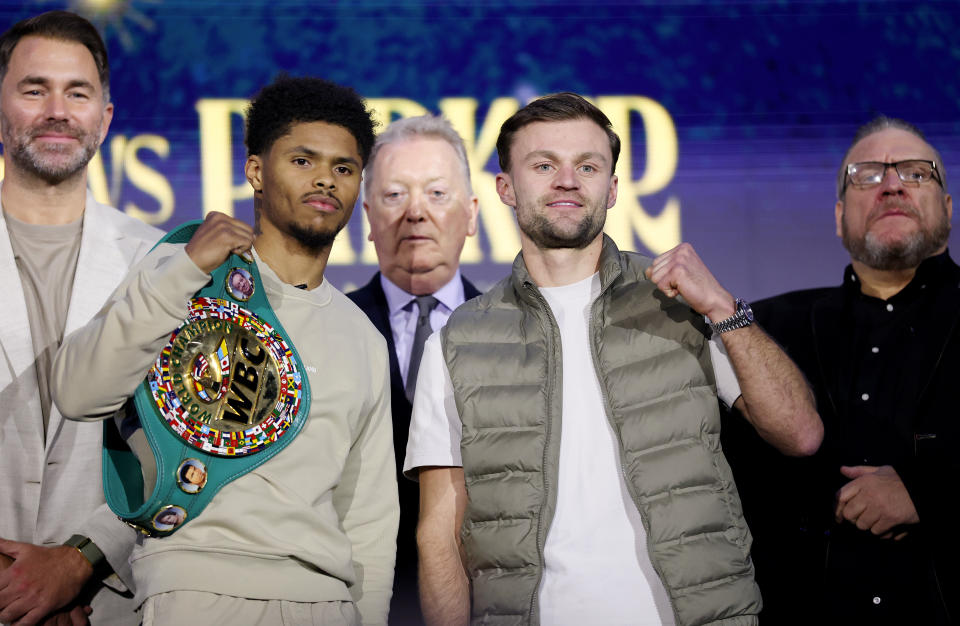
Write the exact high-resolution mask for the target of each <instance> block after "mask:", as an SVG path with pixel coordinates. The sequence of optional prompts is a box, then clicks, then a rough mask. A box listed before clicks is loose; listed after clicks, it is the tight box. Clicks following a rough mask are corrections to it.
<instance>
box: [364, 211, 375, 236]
mask: <svg viewBox="0 0 960 626" xmlns="http://www.w3.org/2000/svg"><path fill="white" fill-rule="evenodd" d="M363 212H364V213H366V214H367V225H368V226H369V227H370V232H368V233H367V241H373V225H372V224H371V223H370V203H368V202H366V201H365V202H364V203H363Z"/></svg>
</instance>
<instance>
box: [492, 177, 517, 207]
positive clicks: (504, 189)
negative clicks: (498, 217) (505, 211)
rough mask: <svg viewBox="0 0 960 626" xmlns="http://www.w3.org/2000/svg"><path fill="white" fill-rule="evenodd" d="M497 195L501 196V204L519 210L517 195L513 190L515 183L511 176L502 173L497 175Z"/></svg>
mask: <svg viewBox="0 0 960 626" xmlns="http://www.w3.org/2000/svg"><path fill="white" fill-rule="evenodd" d="M497 195H498V196H500V202H502V203H504V204H505V205H507V206H512V207H513V208H514V209H516V208H517V195H516V193H514V190H513V181H512V180H511V179H510V174H505V173H503V172H500V173H499V174H497Z"/></svg>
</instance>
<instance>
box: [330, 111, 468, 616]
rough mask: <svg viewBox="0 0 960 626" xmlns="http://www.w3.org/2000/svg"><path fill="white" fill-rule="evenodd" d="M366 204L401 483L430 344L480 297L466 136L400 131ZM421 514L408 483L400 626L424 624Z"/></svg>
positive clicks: (372, 289) (372, 179)
mask: <svg viewBox="0 0 960 626" xmlns="http://www.w3.org/2000/svg"><path fill="white" fill-rule="evenodd" d="M363 197H364V201H363V208H364V210H365V211H366V212H367V219H368V220H369V222H370V236H369V237H370V240H371V241H372V242H373V244H374V246H375V247H376V249H377V260H378V262H379V265H380V271H379V272H377V273H376V274H375V275H374V277H373V278H372V279H371V280H370V282H369V283H367V284H366V285H365V286H364V287H362V288H361V289H359V290H357V291H354V292H353V293H350V294H347V296H348V297H349V298H350V299H352V300H353V301H354V302H355V303H356V304H357V306H359V307H360V308H361V309H362V310H363V311H364V313H366V314H367V316H368V317H369V318H370V321H371V322H373V324H374V326H376V327H377V329H378V330H379V331H380V332H381V333H383V336H384V337H385V338H386V340H387V344H388V346H389V349H390V350H389V352H390V381H391V388H392V396H393V436H394V450H395V451H396V454H397V472H398V475H399V472H400V469H401V464H402V463H403V455H404V451H405V450H406V449H407V431H408V429H409V426H410V410H411V403H412V400H413V390H414V389H415V388H416V381H417V371H418V368H419V365H420V356H421V355H422V353H423V344H424V342H425V341H426V339H427V337H428V336H429V335H430V333H431V332H433V331H434V330H437V329H439V328H441V327H442V326H443V325H444V324H446V322H447V318H448V317H449V316H450V314H451V313H452V312H453V310H454V309H455V308H457V307H458V306H460V305H461V304H462V303H463V302H464V301H466V300H469V299H470V298H473V297H475V296H478V295H480V292H479V291H478V290H477V289H476V287H474V286H473V285H472V284H471V283H470V281H468V280H467V279H466V278H463V277H462V276H461V275H460V251H461V250H462V249H463V243H464V241H465V239H466V238H467V237H468V236H472V235H473V234H475V233H476V231H477V212H478V202H477V197H476V196H475V195H474V194H473V189H472V187H471V185H470V164H469V162H468V161H467V154H466V150H465V149H464V147H463V140H462V139H461V138H460V135H458V134H457V132H456V131H455V130H454V129H453V127H452V126H451V125H450V122H449V121H447V120H446V119H445V118H444V117H442V116H432V115H424V116H420V117H410V118H405V119H401V120H397V121H395V122H393V123H392V124H390V126H389V127H387V129H386V130H385V131H384V132H383V133H381V134H380V136H379V137H377V142H376V144H375V145H374V148H373V152H372V153H371V155H370V160H369V163H368V164H367V166H366V170H365V177H364V186H363ZM418 510H419V490H418V488H417V485H415V484H414V483H412V482H410V481H406V480H401V481H400V531H399V535H398V537H397V569H396V576H395V577H394V596H393V602H392V605H391V609H390V615H391V622H393V623H395V624H411V623H422V617H421V616H420V609H419V604H418V601H417V586H416V580H417V577H416V572H417V552H416V526H417V513H418Z"/></svg>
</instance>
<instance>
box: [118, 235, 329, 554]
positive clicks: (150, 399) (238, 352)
mask: <svg viewBox="0 0 960 626" xmlns="http://www.w3.org/2000/svg"><path fill="white" fill-rule="evenodd" d="M200 223H201V222H199V221H193V222H188V223H186V224H183V225H182V226H180V227H179V228H177V229H175V230H173V231H172V232H170V233H169V234H168V235H167V236H166V237H164V238H163V239H162V240H161V241H160V243H186V242H187V241H189V240H190V238H191V237H192V236H193V233H194V231H195V230H196V229H197V227H198V226H199V225H200ZM186 314H187V315H186V317H185V319H184V321H183V322H182V323H181V325H180V327H179V328H178V329H177V330H176V331H174V332H173V333H172V334H171V336H170V340H169V341H168V343H167V345H166V346H165V347H164V349H163V351H162V352H161V353H160V356H159V357H158V358H157V360H156V361H155V363H154V365H153V367H152V368H151V370H150V372H149V373H148V374H147V377H146V379H145V380H144V382H143V384H142V385H140V386H139V387H138V388H137V391H136V393H135V394H134V406H135V407H136V413H137V416H138V417H139V421H140V426H142V428H143V433H144V435H145V437H146V440H147V442H148V443H149V446H150V450H151V451H152V453H153V457H154V462H155V465H156V476H157V479H156V485H155V487H154V488H153V491H152V493H151V494H150V495H149V497H145V494H144V478H143V476H144V474H143V470H142V466H141V463H142V462H143V463H147V462H148V461H145V460H143V459H138V458H137V456H136V455H135V454H134V453H133V452H132V451H131V449H130V447H129V446H127V445H126V443H124V442H123V441H122V440H121V439H120V438H119V437H118V436H117V429H116V427H115V426H114V424H113V423H112V422H111V421H110V420H108V421H106V422H105V423H104V428H105V434H104V449H103V484H104V492H105V494H106V499H107V503H108V504H109V505H110V508H111V509H112V510H113V512H114V513H116V514H117V515H118V516H120V518H121V519H122V520H124V521H125V522H127V523H128V524H130V525H132V526H134V527H135V528H137V529H138V530H140V532H142V533H144V534H146V535H150V536H166V535H169V534H171V533H173V532H175V531H176V530H177V529H179V528H181V527H182V526H183V525H184V524H185V523H186V522H187V521H189V520H191V519H193V518H194V517H196V516H197V515H199V514H200V512H201V511H203V509H204V507H206V506H207V504H209V502H210V500H211V499H212V498H213V497H214V496H215V495H216V494H217V492H218V491H219V490H220V489H221V488H222V487H223V486H224V485H226V484H227V483H229V482H230V481H231V480H234V479H235V478H238V477H240V476H242V475H244V474H246V473H247V472H249V471H250V470H252V469H254V468H255V467H257V466H259V465H261V464H262V463H264V462H266V461H267V460H269V459H270V458H271V457H273V455H275V454H277V453H278V452H280V451H281V450H282V449H283V448H285V447H286V446H287V445H288V444H289V443H290V442H291V441H293V439H294V437H296V436H297V434H298V433H299V432H300V430H301V429H302V428H303V424H304V423H305V422H306V419H307V416H308V415H309V413H310V385H309V381H308V380H307V376H306V375H305V374H304V371H303V364H302V361H301V360H300V357H299V355H298V354H297V351H296V349H295V348H294V347H293V344H292V343H291V342H290V340H289V339H288V338H287V335H286V333H285V331H284V330H283V327H282V326H281V325H280V322H279V320H277V318H276V316H275V315H274V313H273V310H272V309H271V308H270V303H269V301H268V300H267V295H266V293H265V291H264V289H263V284H262V282H261V280H260V273H259V272H258V271H257V264H256V263H253V262H249V261H247V260H245V259H243V258H242V257H240V256H237V255H231V256H230V258H229V259H227V261H226V262H225V263H224V264H223V265H221V266H220V267H218V268H217V269H216V270H214V271H213V274H212V280H211V282H210V283H209V284H208V285H207V286H206V287H204V288H203V289H201V290H200V291H198V292H197V293H196V295H194V297H193V299H191V301H190V304H189V306H188V307H187V311H186ZM125 430H126V429H125ZM125 434H127V433H125Z"/></svg>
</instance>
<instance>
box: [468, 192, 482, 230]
mask: <svg viewBox="0 0 960 626" xmlns="http://www.w3.org/2000/svg"><path fill="white" fill-rule="evenodd" d="M467 210H468V211H469V212H470V219H469V220H467V237H472V236H474V235H476V234H477V216H478V215H479V214H480V200H479V199H478V198H477V197H476V196H470V203H469V204H468V205H467Z"/></svg>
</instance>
